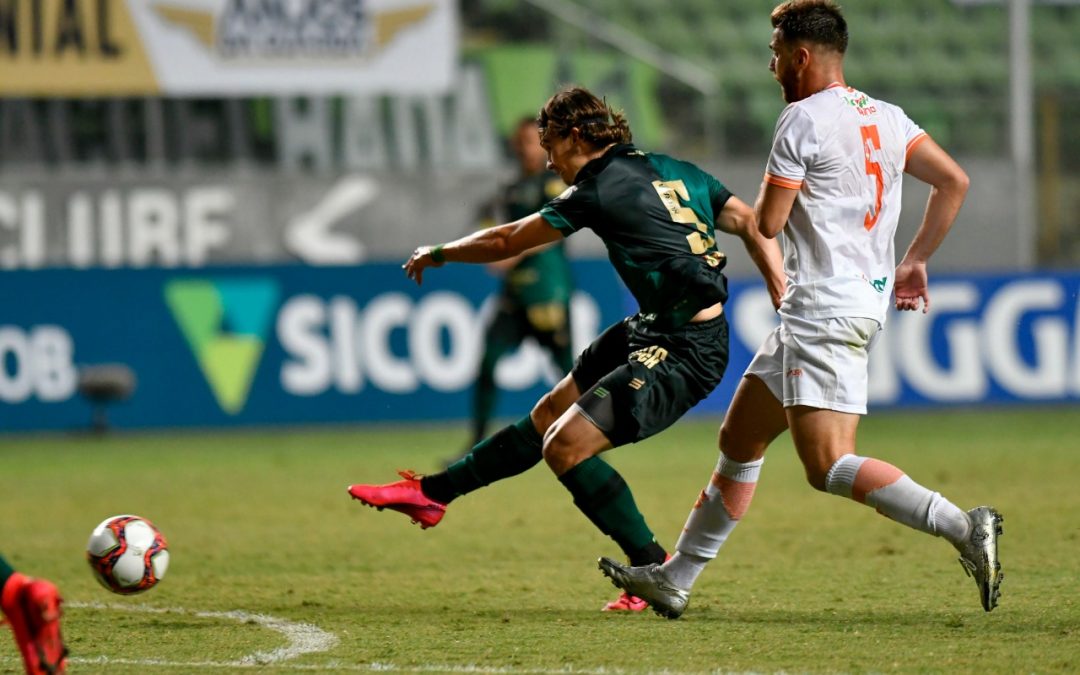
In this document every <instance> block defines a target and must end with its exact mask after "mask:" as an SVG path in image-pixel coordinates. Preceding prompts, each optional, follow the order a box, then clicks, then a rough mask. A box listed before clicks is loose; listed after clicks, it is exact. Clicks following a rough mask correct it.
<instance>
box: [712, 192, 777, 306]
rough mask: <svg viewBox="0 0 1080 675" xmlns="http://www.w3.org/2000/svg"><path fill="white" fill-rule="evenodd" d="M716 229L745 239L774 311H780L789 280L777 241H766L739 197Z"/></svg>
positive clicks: (724, 211) (723, 212)
mask: <svg viewBox="0 0 1080 675" xmlns="http://www.w3.org/2000/svg"><path fill="white" fill-rule="evenodd" d="M716 226H717V227H718V228H720V230H721V231H723V232H727V233H728V234H734V235H735V236H737V237H739V238H740V239H742V241H743V246H745V247H746V252H747V253H749V254H750V259H751V260H753V261H754V264H755V265H757V268H758V271H760V272H761V276H762V277H764V279H765V286H766V288H768V290H769V297H770V298H771V299H772V303H773V307H775V308H777V309H779V308H780V298H782V297H783V296H784V286H785V285H786V283H787V277H786V276H785V275H784V258H783V255H781V253H780V245H779V244H777V243H776V240H775V239H771V238H769V237H766V236H765V235H764V234H762V233H761V230H760V229H758V223H757V218H755V217H754V210H753V209H751V208H750V206H749V205H748V204H746V202H744V201H742V200H741V199H739V198H738V197H731V198H729V199H728V200H727V202H726V203H725V204H724V208H723V209H721V210H720V216H719V217H718V218H717V219H716Z"/></svg>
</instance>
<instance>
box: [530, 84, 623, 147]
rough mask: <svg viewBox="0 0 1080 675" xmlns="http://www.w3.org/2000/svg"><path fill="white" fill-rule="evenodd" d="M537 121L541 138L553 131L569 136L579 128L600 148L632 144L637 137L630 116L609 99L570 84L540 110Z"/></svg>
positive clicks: (584, 136)
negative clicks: (631, 127)
mask: <svg viewBox="0 0 1080 675" xmlns="http://www.w3.org/2000/svg"><path fill="white" fill-rule="evenodd" d="M536 122H537V124H538V125H539V127H540V139H541V140H544V139H547V138H551V137H552V136H551V135H552V134H554V135H556V136H559V137H565V136H566V135H568V134H569V133H570V130H571V129H573V128H575V127H576V128H577V129H578V130H579V131H580V132H581V136H582V138H584V139H585V140H586V141H588V142H589V143H592V144H593V145H595V146H597V147H604V146H606V145H610V144H611V143H629V142H630V140H631V138H632V137H633V136H632V135H631V133H630V124H629V123H628V122H627V121H626V117H625V116H623V114H622V113H621V112H618V111H615V110H613V109H612V108H611V106H609V105H608V104H607V100H606V99H601V98H599V97H597V96H596V95H595V94H593V93H592V92H591V91H589V90H588V89H585V88H583V87H568V88H566V89H563V90H562V91H560V92H558V93H556V94H555V95H554V96H552V97H551V98H550V99H548V102H547V103H545V104H544V107H543V108H541V109H540V115H539V116H538V117H537V118H536Z"/></svg>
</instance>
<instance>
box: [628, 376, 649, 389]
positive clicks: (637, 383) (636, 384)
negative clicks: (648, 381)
mask: <svg viewBox="0 0 1080 675" xmlns="http://www.w3.org/2000/svg"><path fill="white" fill-rule="evenodd" d="M644 386H645V380H643V379H641V378H640V377H635V378H634V379H632V380H630V388H631V389H635V390H637V389H641V388H642V387H644Z"/></svg>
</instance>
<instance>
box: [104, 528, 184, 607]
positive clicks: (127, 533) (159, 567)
mask: <svg viewBox="0 0 1080 675" xmlns="http://www.w3.org/2000/svg"><path fill="white" fill-rule="evenodd" d="M168 546H169V545H168V543H167V542H166V541H165V537H164V535H162V534H161V532H160V531H158V529H157V528H156V527H154V524H153V523H151V522H150V521H149V520H146V519H145V518H140V517H139V516H131V515H125V516H113V517H112V518H106V519H105V520H103V521H101V524H100V525H98V526H97V527H95V528H94V531H93V532H91V533H90V541H89V542H87V544H86V559H87V560H88V561H89V562H90V568H91V569H92V570H94V576H95V577H97V580H98V581H99V582H101V585H102V586H104V587H105V588H107V589H109V590H110V591H112V592H113V593H120V594H121V595H132V594H134V593H142V592H143V591H146V590H149V589H151V588H153V587H154V585H155V584H157V582H159V581H161V578H162V577H163V576H165V571H166V570H167V569H169V548H168Z"/></svg>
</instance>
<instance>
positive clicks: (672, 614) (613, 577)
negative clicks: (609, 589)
mask: <svg viewBox="0 0 1080 675" xmlns="http://www.w3.org/2000/svg"><path fill="white" fill-rule="evenodd" d="M596 566H597V567H598V568H599V569H600V571H601V572H602V573H603V575H604V576H605V577H607V578H608V580H609V581H611V585H612V586H614V587H615V588H617V589H619V590H620V591H625V592H627V593H629V592H630V591H629V589H627V588H624V587H623V586H622V585H621V584H620V583H619V579H618V578H619V577H620V576H621V574H620V572H619V571H618V570H616V569H610V570H609V569H608V568H607V567H606V566H605V561H604V559H603V558H600V559H599V560H597V561H596ZM648 607H650V608H651V609H652V611H653V612H655V613H656V615H657V616H661V617H663V618H665V619H669V620H671V621H674V620H675V619H678V618H679V617H680V616H682V612H676V611H674V610H672V609H669V608H667V607H657V606H656V605H654V604H652V603H651V602H650V603H648Z"/></svg>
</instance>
